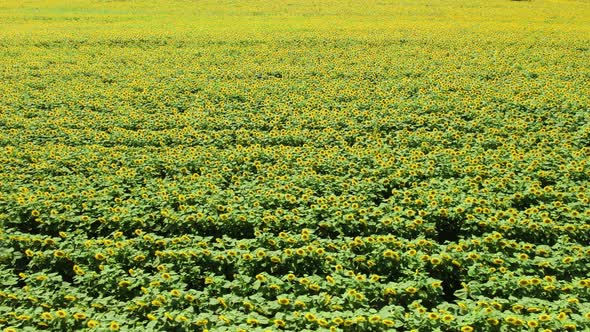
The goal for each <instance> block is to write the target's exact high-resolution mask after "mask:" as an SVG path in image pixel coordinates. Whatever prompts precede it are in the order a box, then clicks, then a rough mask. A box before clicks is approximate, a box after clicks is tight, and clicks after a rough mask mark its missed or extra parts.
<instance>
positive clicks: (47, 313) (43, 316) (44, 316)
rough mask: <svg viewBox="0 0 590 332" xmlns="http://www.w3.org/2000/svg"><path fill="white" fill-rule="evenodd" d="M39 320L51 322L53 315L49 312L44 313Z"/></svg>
mask: <svg viewBox="0 0 590 332" xmlns="http://www.w3.org/2000/svg"><path fill="white" fill-rule="evenodd" d="M41 318H43V319H45V320H52V319H53V315H52V314H51V313H49V312H44V313H42V314H41Z"/></svg>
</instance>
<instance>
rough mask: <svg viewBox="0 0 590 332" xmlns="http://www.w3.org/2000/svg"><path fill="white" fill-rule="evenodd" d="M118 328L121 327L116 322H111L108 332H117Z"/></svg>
mask: <svg viewBox="0 0 590 332" xmlns="http://www.w3.org/2000/svg"><path fill="white" fill-rule="evenodd" d="M120 328H121V326H120V325H119V323H117V322H114V321H113V322H111V323H110V324H109V330H111V331H118V330H119V329H120Z"/></svg>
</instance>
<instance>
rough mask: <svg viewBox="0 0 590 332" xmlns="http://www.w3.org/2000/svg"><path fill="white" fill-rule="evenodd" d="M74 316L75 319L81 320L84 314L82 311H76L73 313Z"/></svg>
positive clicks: (84, 317)
mask: <svg viewBox="0 0 590 332" xmlns="http://www.w3.org/2000/svg"><path fill="white" fill-rule="evenodd" d="M74 318H75V319H76V320H82V319H86V314H85V313H83V312H77V313H75V314H74Z"/></svg>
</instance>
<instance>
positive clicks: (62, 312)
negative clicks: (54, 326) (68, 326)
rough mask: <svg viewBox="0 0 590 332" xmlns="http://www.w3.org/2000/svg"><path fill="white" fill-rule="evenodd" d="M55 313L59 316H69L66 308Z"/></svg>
mask: <svg viewBox="0 0 590 332" xmlns="http://www.w3.org/2000/svg"><path fill="white" fill-rule="evenodd" d="M55 315H56V316H57V317H59V318H66V317H67V316H68V313H67V312H66V311H64V310H58V311H56V312H55Z"/></svg>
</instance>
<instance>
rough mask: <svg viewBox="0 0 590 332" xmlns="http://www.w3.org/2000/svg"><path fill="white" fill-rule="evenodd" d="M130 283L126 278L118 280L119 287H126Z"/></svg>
mask: <svg viewBox="0 0 590 332" xmlns="http://www.w3.org/2000/svg"><path fill="white" fill-rule="evenodd" d="M130 285H131V283H130V282H129V281H127V280H121V281H119V287H121V288H127V287H129V286H130Z"/></svg>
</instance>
